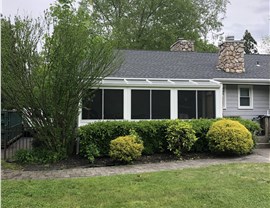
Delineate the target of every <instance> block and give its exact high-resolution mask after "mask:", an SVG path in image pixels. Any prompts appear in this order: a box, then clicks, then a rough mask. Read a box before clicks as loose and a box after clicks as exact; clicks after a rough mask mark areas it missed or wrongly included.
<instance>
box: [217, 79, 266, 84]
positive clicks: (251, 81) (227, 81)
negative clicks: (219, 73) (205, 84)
mask: <svg viewBox="0 0 270 208" xmlns="http://www.w3.org/2000/svg"><path fill="white" fill-rule="evenodd" d="M214 80H215V81H219V82H221V83H222V84H247V85H254V84H256V85H270V79H235V78H214Z"/></svg>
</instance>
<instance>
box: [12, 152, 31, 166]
mask: <svg viewBox="0 0 270 208" xmlns="http://www.w3.org/2000/svg"><path fill="white" fill-rule="evenodd" d="M14 157H15V161H16V162H18V163H20V164H29V163H33V161H34V156H33V153H32V151H30V150H25V149H21V150H18V151H17V152H16V153H15V156H14Z"/></svg>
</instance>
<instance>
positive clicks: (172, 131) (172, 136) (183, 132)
mask: <svg viewBox="0 0 270 208" xmlns="http://www.w3.org/2000/svg"><path fill="white" fill-rule="evenodd" d="M168 123H169V126H168V128H167V135H166V139H167V142H168V149H169V150H170V151H171V152H173V153H174V154H175V155H176V156H178V157H180V156H181V153H182V152H187V151H189V150H190V149H191V147H192V146H193V145H194V143H195V141H196V140H197V138H196V136H195V131H194V130H193V129H192V125H191V124H189V123H187V122H184V121H180V120H174V121H169V122H168Z"/></svg>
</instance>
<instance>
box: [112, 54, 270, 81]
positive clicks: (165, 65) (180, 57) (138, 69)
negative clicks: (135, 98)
mask: <svg viewBox="0 0 270 208" xmlns="http://www.w3.org/2000/svg"><path fill="white" fill-rule="evenodd" d="M121 53H122V54H123V58H124V62H123V64H122V65H121V67H120V69H119V70H117V71H116V72H115V73H113V74H112V75H111V76H110V77H124V78H177V79H213V78H237V79H241V78H243V79H270V55H245V70H246V71H245V72H244V73H241V74H237V73H226V72H224V71H222V70H217V69H216V65H217V61H218V54H216V53H197V52H169V51H143V50H121ZM257 61H258V62H259V64H260V66H256V65H257Z"/></svg>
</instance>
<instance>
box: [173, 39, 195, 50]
mask: <svg viewBox="0 0 270 208" xmlns="http://www.w3.org/2000/svg"><path fill="white" fill-rule="evenodd" d="M170 51H194V41H192V40H184V39H183V38H179V39H178V40H177V41H176V42H175V43H174V44H172V45H171V46H170Z"/></svg>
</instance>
